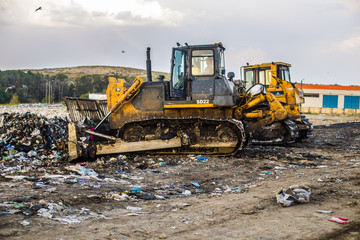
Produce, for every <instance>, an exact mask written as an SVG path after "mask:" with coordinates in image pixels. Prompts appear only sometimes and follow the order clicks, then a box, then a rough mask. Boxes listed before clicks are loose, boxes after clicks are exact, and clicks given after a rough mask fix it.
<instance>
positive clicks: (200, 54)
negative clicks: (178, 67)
mask: <svg viewBox="0 0 360 240" xmlns="http://www.w3.org/2000/svg"><path fill="white" fill-rule="evenodd" d="M191 74H192V75H194V76H206V75H214V52H213V51H212V50H193V51H192V57H191Z"/></svg>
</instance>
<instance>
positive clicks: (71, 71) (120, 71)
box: [24, 66, 170, 81]
mask: <svg viewBox="0 0 360 240" xmlns="http://www.w3.org/2000/svg"><path fill="white" fill-rule="evenodd" d="M24 71H32V72H34V73H41V74H43V75H49V76H50V77H51V76H54V75H56V74H59V73H62V74H65V75H67V76H68V80H69V81H73V80H75V79H76V78H79V77H81V76H83V75H110V76H111V75H122V76H140V77H141V78H144V79H145V78H146V70H144V69H137V68H129V67H115V66H79V67H63V68H44V69H24ZM152 74H153V78H155V77H156V76H157V75H159V74H162V75H165V79H167V80H169V79H170V74H169V73H164V72H154V71H153V72H152Z"/></svg>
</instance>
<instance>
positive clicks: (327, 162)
mask: <svg viewBox="0 0 360 240" xmlns="http://www.w3.org/2000/svg"><path fill="white" fill-rule="evenodd" d="M308 117H309V118H310V120H311V121H312V122H314V124H315V125H316V126H315V129H314V137H313V138H312V139H310V140H308V141H307V142H304V143H294V144H291V145H288V146H254V145H252V146H247V147H246V148H245V149H244V150H243V151H241V152H240V153H238V154H237V155H235V156H232V157H215V156H210V155H209V156H204V157H206V158H208V159H207V161H200V160H199V158H198V156H171V155H167V156H155V155H151V154H142V155H135V154H129V155H121V156H119V155H115V156H108V157H103V158H99V159H98V160H97V161H94V162H86V163H83V162H78V164H81V165H75V164H76V163H72V164H69V163H57V164H55V165H53V166H49V165H46V166H45V165H41V164H40V165H38V166H37V167H33V168H32V169H31V170H23V171H18V172H15V173H10V172H9V173H7V172H3V174H1V176H0V212H2V214H1V216H0V239H64V240H65V239H109V240H113V239H347V240H350V239H360V206H359V204H360V122H359V120H360V117H359V116H326V115H308ZM80 166H81V167H83V168H85V169H87V170H88V171H90V173H92V171H91V170H90V169H93V170H94V171H95V172H96V173H97V174H99V175H98V176H92V175H91V174H88V176H86V177H84V176H81V175H79V174H78V175H76V176H77V177H76V178H75V177H74V176H72V177H71V176H70V175H71V174H74V170H73V169H74V168H75V167H78V168H80ZM89 175H90V176H89ZM69 176H70V177H69ZM295 184H300V185H306V186H308V187H310V188H311V195H310V201H309V202H307V203H303V204H295V205H293V206H290V207H282V206H280V205H279V204H278V203H277V202H276V192H277V191H278V190H279V189H282V188H288V187H289V186H291V185H295ZM318 210H328V211H333V213H319V212H317V211H318ZM334 216H339V217H345V218H348V219H349V220H350V221H349V223H348V224H338V223H334V222H331V221H328V219H330V218H332V217H334Z"/></svg>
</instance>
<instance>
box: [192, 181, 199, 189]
mask: <svg viewBox="0 0 360 240" xmlns="http://www.w3.org/2000/svg"><path fill="white" fill-rule="evenodd" d="M191 184H192V185H193V186H195V187H197V188H199V187H200V184H198V183H197V182H191Z"/></svg>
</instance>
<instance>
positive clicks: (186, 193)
mask: <svg viewBox="0 0 360 240" xmlns="http://www.w3.org/2000/svg"><path fill="white" fill-rule="evenodd" d="M182 194H183V195H186V196H190V195H191V191H189V190H185V191H184V192H183V193H182Z"/></svg>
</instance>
